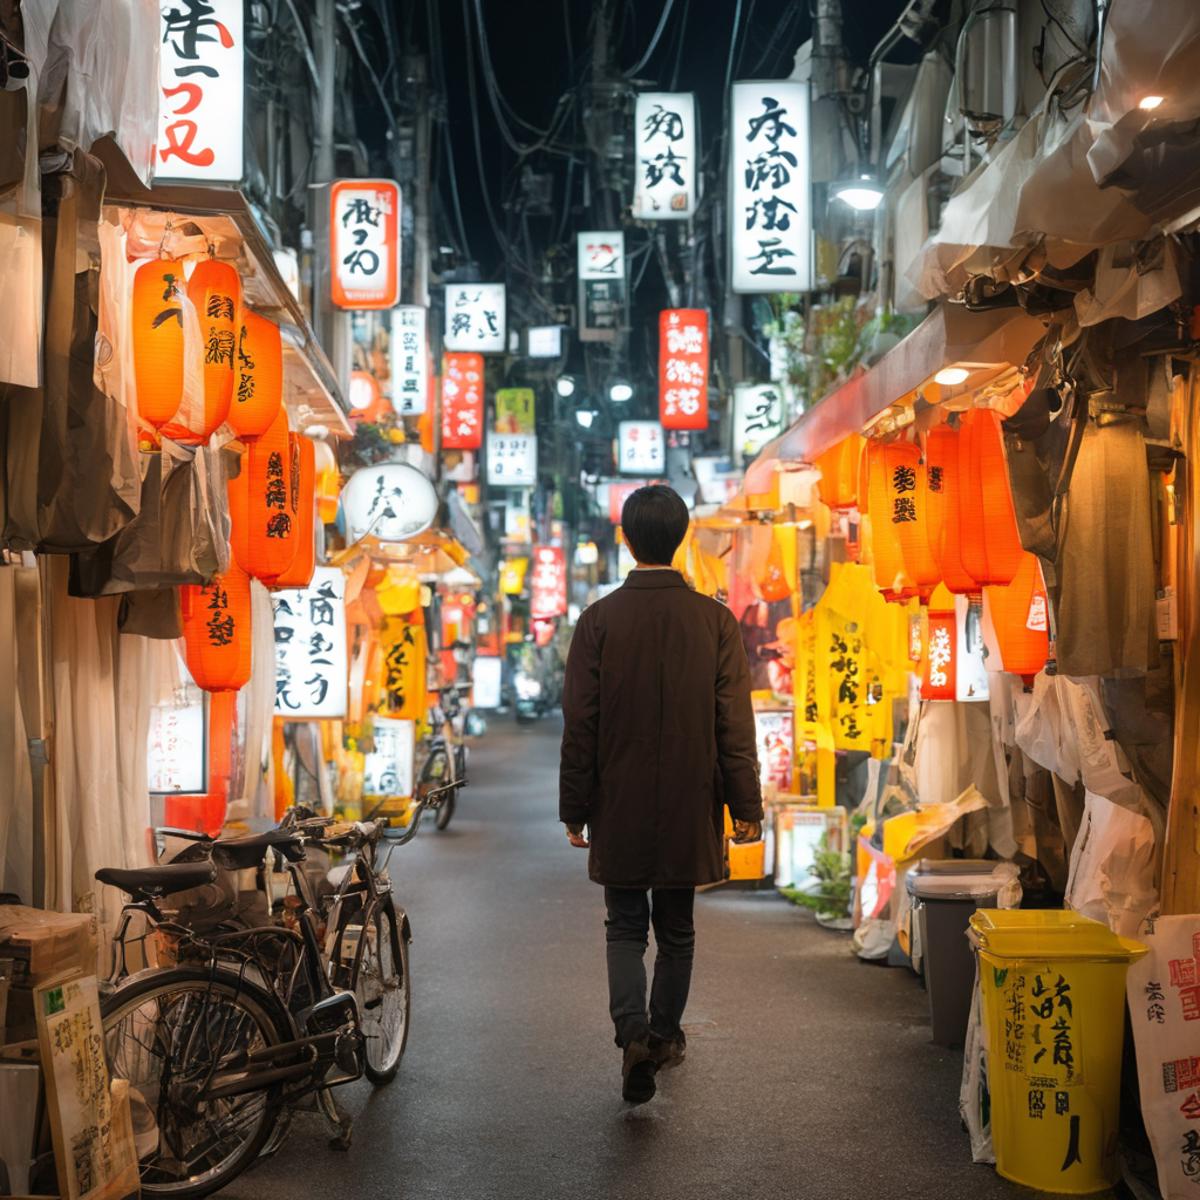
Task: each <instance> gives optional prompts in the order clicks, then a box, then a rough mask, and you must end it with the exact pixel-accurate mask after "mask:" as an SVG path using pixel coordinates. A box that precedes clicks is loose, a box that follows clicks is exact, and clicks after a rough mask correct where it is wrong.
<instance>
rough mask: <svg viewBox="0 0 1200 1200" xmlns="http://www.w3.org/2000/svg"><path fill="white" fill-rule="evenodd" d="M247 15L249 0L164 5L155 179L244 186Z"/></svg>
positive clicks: (168, 0) (175, 0)
mask: <svg viewBox="0 0 1200 1200" xmlns="http://www.w3.org/2000/svg"><path fill="white" fill-rule="evenodd" d="M242 8H243V0H202V2H197V0H191V2H190V3H181V2H180V0H160V3H159V20H160V22H161V26H160V32H161V34H162V36H161V38H159V42H160V48H159V53H158V78H159V84H160V86H161V88H162V100H161V101H160V103H159V116H158V145H157V147H156V151H155V155H154V162H155V168H156V169H155V178H156V180H159V179H199V180H203V181H204V182H205V183H212V182H217V181H221V182H227V183H238V182H240V181H241V178H242V174H243V165H242V149H243V148H242V141H243V130H244V128H245V112H244V109H245V57H244V56H245V45H244V43H243V41H242ZM131 69H132V68H131Z"/></svg>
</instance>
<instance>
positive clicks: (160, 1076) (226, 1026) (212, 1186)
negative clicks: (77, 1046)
mask: <svg viewBox="0 0 1200 1200" xmlns="http://www.w3.org/2000/svg"><path fill="white" fill-rule="evenodd" d="M102 1017H103V1023H104V1040H105V1046H106V1049H107V1052H108V1060H109V1065H110V1069H111V1072H112V1074H113V1076H114V1077H116V1078H118V1079H126V1080H128V1081H129V1085H130V1098H131V1099H132V1100H133V1102H134V1110H135V1111H134V1140H135V1142H136V1144H137V1151H138V1160H139V1167H140V1170H141V1177H142V1180H141V1182H142V1195H143V1196H170V1197H173V1198H175V1200H190V1198H192V1197H199V1196H207V1195H209V1194H210V1193H211V1192H215V1191H217V1190H218V1189H219V1188H222V1187H225V1186H226V1184H228V1183H229V1182H231V1181H232V1180H233V1179H234V1178H235V1177H236V1176H238V1175H239V1174H241V1172H242V1171H244V1170H245V1169H246V1168H247V1167H248V1166H250V1164H251V1163H253V1162H254V1160H255V1158H256V1156H257V1155H258V1152H259V1151H260V1150H261V1149H262V1147H263V1145H264V1143H265V1142H266V1141H267V1138H268V1137H270V1135H271V1132H272V1130H273V1129H274V1128H275V1125H276V1122H277V1120H278V1117H279V1111H280V1105H281V1102H282V1101H281V1091H280V1087H279V1085H278V1084H277V1085H275V1086H273V1087H268V1088H264V1089H263V1090H261V1091H257V1092H249V1093H246V1094H244V1095H240V1096H230V1097H226V1098H221V1099H214V1100H199V1101H197V1100H196V1099H195V1093H194V1091H193V1089H192V1087H191V1085H196V1086H197V1087H199V1086H203V1085H204V1083H205V1082H206V1080H207V1079H208V1078H209V1076H210V1075H211V1073H212V1071H213V1070H214V1069H215V1068H216V1066H217V1064H218V1063H221V1062H222V1061H226V1062H228V1061H230V1060H232V1059H234V1058H237V1057H240V1056H242V1055H243V1054H244V1053H247V1052H252V1051H255V1050H262V1049H265V1048H266V1047H268V1046H273V1045H277V1044H279V1043H280V1042H284V1041H287V1040H289V1038H290V1037H291V1032H290V1029H289V1027H288V1021H287V1016H286V1014H284V1013H283V1012H282V1010H280V1009H279V1008H278V1005H277V1004H276V1003H275V1002H274V1001H273V1000H272V999H271V998H270V997H269V996H267V995H266V994H265V993H260V992H258V991H257V989H253V988H250V987H249V986H248V985H247V984H246V983H245V982H244V981H242V980H239V978H238V976H237V975H235V974H233V973H232V972H229V971H224V970H221V969H217V970H216V971H209V970H207V969H205V968H200V967H176V968H173V969H171V970H165V971H147V972H144V973H143V974H141V975H136V976H133V977H131V978H130V979H128V980H126V981H125V982H124V983H122V984H121V985H120V986H119V987H118V988H117V989H116V991H114V992H113V993H112V994H111V995H110V996H108V997H106V998H105V1001H104V1004H103V1006H102Z"/></svg>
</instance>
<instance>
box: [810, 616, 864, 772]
mask: <svg viewBox="0 0 1200 1200" xmlns="http://www.w3.org/2000/svg"><path fill="white" fill-rule="evenodd" d="M817 614H818V615H817V647H816V649H817V657H816V665H817V675H818V679H825V680H827V681H828V685H827V686H828V687H829V689H830V707H831V717H832V720H831V725H832V728H833V744H834V747H835V748H836V749H838V750H870V749H871V719H870V717H871V714H870V713H869V712H868V710H867V690H866V680H865V678H864V665H865V664H864V647H863V634H862V629H861V627H860V625H859V623H858V622H857V621H855V620H847V619H846V618H844V617H843V616H841V614H839V613H835V612H832V611H830V610H828V609H826V608H824V607H822V606H818V608H817ZM818 686H820V684H819V683H818Z"/></svg>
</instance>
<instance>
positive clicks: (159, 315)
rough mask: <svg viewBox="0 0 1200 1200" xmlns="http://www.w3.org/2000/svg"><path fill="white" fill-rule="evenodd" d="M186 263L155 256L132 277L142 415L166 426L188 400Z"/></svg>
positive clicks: (135, 365)
mask: <svg viewBox="0 0 1200 1200" xmlns="http://www.w3.org/2000/svg"><path fill="white" fill-rule="evenodd" d="M184 290H185V289H184V278H183V263H182V262H180V261H178V260H177V259H173V258H162V259H155V260H154V261H153V262H148V263H143V264H142V265H141V266H140V267H138V269H137V272H136V273H135V274H134V277H133V317H132V322H133V377H134V382H135V384H136V387H137V407H138V416H139V417H140V418H141V419H142V421H143V422H144V423H145V424H147V425H151V426H153V427H154V428H155V429H161V428H162V426H164V425H165V424H166V423H167V422H168V421H169V420H170V419H171V418H172V417H173V416H174V415H175V414H176V413H177V412H178V411H179V405H180V404H181V403H182V401H183V297H184Z"/></svg>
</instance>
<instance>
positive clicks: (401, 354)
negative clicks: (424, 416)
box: [391, 304, 429, 417]
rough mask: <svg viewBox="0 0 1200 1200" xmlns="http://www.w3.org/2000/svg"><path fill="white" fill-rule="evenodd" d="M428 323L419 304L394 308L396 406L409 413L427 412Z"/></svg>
mask: <svg viewBox="0 0 1200 1200" xmlns="http://www.w3.org/2000/svg"><path fill="white" fill-rule="evenodd" d="M425 325H426V320H425V309H424V308H422V307H421V305H419V304H402V305H400V307H399V308H393V309H392V345H391V350H392V407H393V408H394V409H395V410H396V412H398V413H399V414H400V415H401V416H405V417H408V416H417V415H418V414H420V413H423V412H424V411H425V408H426V405H427V404H428V401H429V355H428V350H427V349H426V343H425V337H426V333H425Z"/></svg>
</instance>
